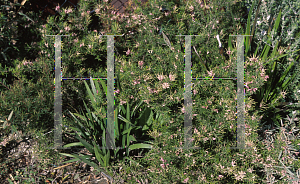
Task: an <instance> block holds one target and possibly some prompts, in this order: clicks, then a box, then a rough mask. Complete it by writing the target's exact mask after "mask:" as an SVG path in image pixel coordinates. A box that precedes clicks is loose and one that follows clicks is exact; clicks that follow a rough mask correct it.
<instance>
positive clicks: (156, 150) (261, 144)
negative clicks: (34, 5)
mask: <svg viewBox="0 0 300 184" xmlns="http://www.w3.org/2000/svg"><path fill="white" fill-rule="evenodd" d="M230 2H231V1H230ZM230 2H229V3H228V2H226V1H224V2H223V1H222V2H214V1H211V2H208V1H203V2H202V1H198V0H197V1H191V2H190V1H185V2H178V1H168V2H165V1H157V0H156V1H152V0H150V1H149V2H148V4H147V6H144V7H141V6H136V7H134V9H135V11H133V12H131V13H130V14H128V13H126V14H123V15H120V14H117V13H115V12H114V11H110V7H109V5H108V4H107V2H101V3H98V4H94V3H93V2H92V1H89V2H86V1H83V2H81V3H79V6H78V7H79V8H78V10H79V11H76V12H75V11H71V10H70V9H61V8H60V7H57V11H60V15H61V16H59V17H57V18H56V20H54V19H53V17H51V18H49V19H48V23H47V24H45V25H42V26H41V27H40V32H41V33H43V36H45V35H56V34H64V35H65V34H69V35H70V36H69V37H63V42H62V43H63V44H62V53H63V54H62V69H63V77H88V75H89V73H91V75H92V77H105V76H106V75H107V71H106V67H107V66H106V65H105V63H106V60H107V58H105V56H106V54H107V51H106V40H107V39H106V38H105V37H104V36H102V37H101V39H100V40H99V39H98V38H97V37H95V36H101V35H105V34H124V36H123V37H116V38H115V52H116V57H115V61H116V62H115V73H116V74H118V75H119V76H120V78H117V79H116V80H118V79H119V82H120V86H117V89H116V93H117V94H115V99H116V101H117V102H116V104H121V105H124V104H126V103H127V104H128V103H129V102H130V103H132V104H134V102H132V101H138V102H139V101H140V100H143V101H144V102H145V103H146V104H147V105H146V106H148V107H151V108H152V109H154V110H155V111H158V112H160V113H161V114H163V115H164V116H163V117H162V118H161V119H159V120H153V126H152V130H149V132H148V133H149V135H150V136H151V137H153V138H155V141H154V143H153V144H154V145H153V149H152V150H150V152H149V153H147V154H146V155H142V156H143V158H142V159H140V160H138V161H137V160H135V161H133V158H131V159H132V160H130V166H131V167H129V166H128V165H123V166H122V167H123V170H122V168H121V167H119V171H120V172H123V174H124V177H121V178H123V179H124V180H126V182H128V183H136V182H137V183H139V182H140V183H142V182H141V181H146V180H148V181H150V182H151V181H152V182H155V181H160V182H161V183H170V181H171V182H172V183H176V182H177V183H179V182H182V183H188V182H190V183H196V182H198V181H199V180H201V181H203V182H205V183H213V182H223V183H225V182H226V183H238V182H249V183H254V182H257V183H263V182H270V181H274V180H275V179H276V180H279V178H280V176H283V177H285V176H287V177H286V178H284V180H292V179H297V178H296V177H295V176H296V175H295V174H293V173H292V174H290V172H291V171H290V170H288V168H286V167H285V166H286V165H287V164H289V165H290V164H292V163H293V162H292V160H291V158H292V156H293V155H292V154H291V150H292V151H295V145H297V144H298V142H297V140H296V139H295V138H296V136H298V135H297V131H296V130H295V129H293V128H294V127H293V128H290V127H291V125H292V124H293V123H294V120H295V121H296V118H295V116H296V113H294V114H293V115H294V116H293V117H292V119H293V120H290V122H289V123H288V124H283V123H281V129H280V128H278V129H280V133H279V134H276V133H275V132H274V130H275V129H272V130H269V129H271V126H270V125H267V126H263V127H262V132H263V133H261V132H259V126H262V125H261V124H260V123H261V122H260V121H261V118H262V116H260V115H259V114H258V112H257V111H254V104H255V101H254V99H252V98H251V97H252V96H251V95H253V94H254V93H255V92H257V91H258V89H260V88H261V86H262V85H263V84H265V82H267V83H268V81H269V80H270V78H268V77H269V75H268V73H267V72H266V71H267V70H268V69H269V68H268V66H266V63H265V62H266V60H267V59H269V58H267V59H264V58H263V56H262V55H263V54H261V52H258V54H257V53H255V54H254V53H253V50H252V51H250V52H248V53H247V54H249V55H246V58H245V85H246V95H245V143H246V145H247V146H248V147H250V148H251V149H245V150H234V149H230V148H229V147H235V146H236V145H235V143H236V142H235V141H236V138H235V135H234V134H235V131H236V126H235V125H236V122H235V118H236V108H235V100H236V99H235V98H236V97H235V96H236V84H235V81H229V80H226V81H225V80H224V81H217V80H199V81H193V88H192V89H193V90H192V92H193V96H192V99H193V110H192V114H193V136H192V138H193V141H194V142H193V146H195V147H198V148H200V149H178V148H180V147H183V145H184V143H185V140H184V131H183V130H184V126H183V125H184V124H183V121H184V113H185V112H186V109H185V107H184V105H183V99H184V96H183V94H184V86H185V83H184V66H185V65H184V61H183V58H184V54H185V52H184V48H185V46H184V43H185V40H184V38H181V37H176V36H175V35H179V34H182V35H200V36H197V37H195V38H192V39H193V40H195V41H193V42H192V46H193V47H192V50H193V51H195V50H196V51H197V53H199V57H198V55H195V54H193V55H192V63H193V66H192V70H193V73H192V74H193V75H192V76H193V77H209V78H212V77H228V78H229V77H236V73H235V68H236V64H235V63H236V47H233V46H232V45H230V44H231V43H230V41H228V47H227V43H226V40H227V38H228V35H229V34H232V33H233V34H239V33H244V32H243V30H241V27H239V26H236V24H235V23H237V22H234V21H235V20H236V21H237V19H238V18H239V17H240V14H241V13H237V14H235V15H236V17H232V14H231V13H233V12H232V10H234V9H235V8H236V9H238V7H239V6H240V5H238V4H234V2H231V3H230ZM136 3H137V2H136ZM226 3H228V4H226ZM91 7H92V8H93V9H94V11H95V14H96V17H95V15H93V16H94V18H95V19H96V18H97V17H98V18H99V19H98V20H100V21H99V22H97V21H96V22H97V24H96V25H95V24H94V25H93V26H90V23H91V22H93V20H92V16H90V15H89V12H88V11H91ZM223 7H226V8H224V11H223ZM129 8H130V6H129ZM225 10H226V11H225ZM91 27H96V29H94V30H90V28H91ZM229 29H230V30H231V31H232V33H230V31H229ZM217 34H219V35H220V37H221V40H222V43H225V44H224V48H225V52H226V56H227V57H226V59H223V58H221V57H220V55H219V52H218V51H219V48H218V42H217V39H216V38H215V36H216V35H217ZM224 40H225V41H224ZM228 40H229V39H228ZM232 40H235V39H234V38H232ZM68 42H69V43H68ZM232 42H235V41H232ZM246 44H247V43H246ZM37 45H38V46H39V47H40V48H41V50H42V51H41V52H40V54H41V55H40V57H41V58H43V60H44V61H45V63H46V64H48V65H47V66H53V56H54V50H53V37H47V38H46V37H45V39H44V40H42V41H41V42H39V43H38V44H37ZM248 46H252V45H248ZM248 46H247V47H248ZM227 48H228V49H227ZM266 53H267V54H266V55H267V56H268V55H269V53H268V52H266ZM273 53H274V55H273ZM273 53H272V54H271V55H272V56H275V58H276V57H278V56H279V54H278V53H277V52H273ZM253 54H254V55H253ZM200 56H201V57H200ZM200 58H201V59H200ZM99 60H100V61H99ZM26 62H27V63H26ZM101 62H102V63H101ZM202 62H203V63H204V65H205V67H204V66H203V64H202ZM39 64H40V63H34V62H33V63H32V64H30V61H25V62H24V64H23V66H22V67H24V68H26V69H27V67H28V68H31V67H32V68H34V67H38V66H40V65H39ZM49 68H50V67H49ZM49 68H48V70H49V71H52V70H50V69H49ZM16 73H17V74H18V75H19V76H24V75H25V74H24V73H22V72H16ZM45 73H46V72H45ZM271 73H272V72H271ZM47 74H49V76H51V75H52V76H53V73H50V72H49V73H47ZM37 75H39V74H37ZM51 81H52V80H49V81H48V82H51ZM49 85H50V83H49ZM43 87H45V86H43ZM63 88H65V89H63V96H64V95H66V96H67V100H69V99H70V100H71V99H72V100H73V101H74V103H75V102H77V99H80V100H86V99H87V98H86V96H87V94H85V93H84V91H85V88H84V85H83V83H82V82H78V83H77V82H76V83H75V82H74V81H71V82H69V83H67V82H66V83H65V82H63ZM46 89H47V90H48V89H49V90H50V89H51V85H50V86H46ZM94 90H95V89H94ZM298 90H299V88H298ZM93 93H94V94H96V93H97V92H96V93H95V92H93ZM97 94H98V93H97ZM103 94H105V93H104V92H99V100H100V101H101V99H102V98H101V97H103ZM71 95H76V96H79V97H76V98H73V97H72V96H71ZM277 97H278V96H276V98H275V100H278V98H277ZM281 97H282V95H280V96H279V98H281ZM266 98H269V97H266ZM272 100H274V99H272ZM49 101H50V99H49ZM298 101H299V100H298ZM100 103H101V105H102V103H103V105H105V100H102V101H101V102H100ZM64 105H66V104H64ZM142 108H146V107H145V106H144V107H142ZM87 109H88V108H87ZM90 109H92V108H90ZM96 109H97V108H96ZM128 109H129V108H128ZM143 110H144V109H143ZM251 110H252V111H254V112H252V113H251V114H250V111H251ZM140 111H142V109H140ZM92 113H94V112H92ZM97 113H98V112H95V113H94V114H97ZM129 114H130V113H127V115H128V116H129ZM90 119H91V118H90ZM95 119H96V118H95ZM90 121H93V120H92V119H91V120H90ZM52 122H53V121H52ZM262 123H263V122H262ZM289 126H290V127H289ZM283 127H285V128H283ZM85 128H87V129H88V127H85ZM285 130H287V131H285ZM89 131H91V130H89ZM92 133H95V132H92ZM270 134H273V135H272V136H271V135H270ZM288 134H290V135H289V136H292V137H293V138H294V139H293V140H292V141H291V140H286V139H283V138H284V137H287V135H288ZM128 135H129V134H128ZM263 136H264V137H263ZM276 136H277V137H276ZM262 137H263V138H265V140H264V141H262V140H261V138H262ZM88 138H89V137H88V135H86V139H88ZM94 138H95V137H94ZM274 138H277V140H276V141H274ZM96 139H98V140H99V141H100V138H99V137H96ZM83 142H84V141H83ZM94 147H96V145H94ZM266 149H267V150H266ZM283 151H285V155H283V154H282V153H283ZM289 151H290V152H289ZM288 154H289V155H288ZM278 155H279V157H278ZM98 156H99V155H98ZM281 156H283V158H281ZM108 157H109V156H108ZM99 158H100V157H99ZM279 159H281V160H279ZM98 160H100V159H98ZM133 163H135V164H136V163H138V164H139V165H138V164H137V166H133V165H134V164H133ZM280 164H282V165H283V167H284V169H281V170H280V169H278V168H280V167H281V166H279V165H280ZM140 166H142V168H143V169H144V170H146V174H140V173H139V174H132V173H133V172H135V170H134V169H136V168H139V167H140ZM276 166H277V167H276ZM294 168H295V169H298V168H297V165H296V164H295V167H294ZM108 169H112V168H108ZM273 171H276V174H274V173H272V172H273ZM297 172H298V173H299V170H298V171H297ZM111 173H112V172H111ZM129 174H130V175H131V178H129V177H128V175H129ZM273 175H274V176H273ZM293 175H294V176H293ZM292 176H293V177H294V178H288V177H292ZM125 178H126V179H125Z"/></svg>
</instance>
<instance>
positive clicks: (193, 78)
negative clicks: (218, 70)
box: [192, 78, 237, 80]
mask: <svg viewBox="0 0 300 184" xmlns="http://www.w3.org/2000/svg"><path fill="white" fill-rule="evenodd" d="M192 79H207V80H217V79H219V80H220V79H224V80H226V79H228V80H237V78H192Z"/></svg>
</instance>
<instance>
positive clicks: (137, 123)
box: [61, 80, 153, 171]
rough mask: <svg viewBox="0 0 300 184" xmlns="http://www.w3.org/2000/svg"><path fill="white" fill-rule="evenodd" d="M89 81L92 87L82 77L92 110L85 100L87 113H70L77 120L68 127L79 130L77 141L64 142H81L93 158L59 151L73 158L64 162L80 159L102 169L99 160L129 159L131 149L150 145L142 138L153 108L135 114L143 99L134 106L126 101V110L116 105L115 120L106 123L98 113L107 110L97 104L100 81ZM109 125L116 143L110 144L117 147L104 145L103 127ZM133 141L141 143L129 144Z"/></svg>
mask: <svg viewBox="0 0 300 184" xmlns="http://www.w3.org/2000/svg"><path fill="white" fill-rule="evenodd" d="M90 82H91V86H92V91H91V90H90V89H89V86H88V85H87V83H86V82H85V81H84V83H85V85H86V88H87V91H88V94H89V96H90V99H91V102H92V106H93V112H92V111H90V110H89V108H87V106H86V104H85V103H84V104H85V107H86V111H87V113H85V115H84V116H83V115H80V114H77V113H74V114H73V113H71V115H72V116H73V118H74V119H75V121H76V123H74V124H73V127H70V128H71V129H72V130H74V131H76V132H78V133H76V138H77V139H78V140H79V141H80V142H77V143H70V144H67V145H65V146H64V147H72V146H84V147H85V148H87V150H88V151H89V152H90V153H91V154H92V156H94V157H95V158H96V161H91V157H92V156H90V155H77V154H66V153H61V154H62V155H65V156H69V157H74V158H75V159H73V160H70V161H66V162H64V163H67V162H73V161H78V160H81V161H83V162H85V163H87V164H88V165H90V166H92V167H94V168H95V169H97V170H98V171H101V169H100V167H98V163H99V164H100V165H101V166H102V167H107V166H109V165H111V161H113V160H122V159H124V158H126V159H129V158H128V156H129V152H130V151H131V150H136V149H149V148H151V147H152V146H151V144H145V143H144V142H145V141H146V140H147V139H145V133H146V130H148V129H149V128H150V127H151V124H152V121H153V112H152V111H151V110H150V109H149V108H145V109H144V110H143V111H142V112H141V113H140V114H137V113H136V112H137V111H138V109H139V108H140V105H141V104H142V103H143V102H142V101H141V103H139V104H138V105H137V106H135V108H134V109H133V106H131V105H129V104H128V103H127V109H126V110H125V108H124V105H121V106H119V105H118V107H117V108H116V110H115V112H114V113H115V114H117V115H115V116H114V117H115V120H114V122H115V124H114V125H113V127H111V125H110V126H109V125H108V124H107V123H105V118H103V117H100V115H99V112H101V113H102V114H105V113H106V108H103V107H100V106H99V105H100V103H99V96H98V91H100V88H99V85H98V83H95V84H96V87H95V85H94V82H93V80H90ZM100 82H101V84H102V86H103V88H104V91H105V93H106V95H107V87H106V86H105V84H104V82H103V81H102V80H101V81H100ZM119 85H120V81H119V83H118V86H119ZM96 89H97V91H96ZM119 109H120V110H119ZM132 109H133V111H132ZM74 115H76V116H77V117H79V118H80V119H82V120H83V121H80V120H79V119H77V118H76V117H75V116H74ZM119 120H121V121H119ZM106 121H107V120H106ZM85 127H86V128H85ZM109 128H113V129H114V136H113V140H115V143H114V144H113V145H115V147H116V149H108V148H107V145H106V139H107V134H106V133H107V131H106V130H109ZM105 132H106V133H105ZM133 135H135V136H133ZM132 142H141V143H135V144H131V143H132ZM110 144H112V143H110ZM124 149H125V150H124ZM123 150H124V151H125V152H124V153H126V155H125V154H124V153H123ZM112 156H113V157H112Z"/></svg>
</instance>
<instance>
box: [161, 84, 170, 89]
mask: <svg viewBox="0 0 300 184" xmlns="http://www.w3.org/2000/svg"><path fill="white" fill-rule="evenodd" d="M162 86H163V88H164V89H166V88H169V87H170V85H169V84H168V83H163V85H162Z"/></svg>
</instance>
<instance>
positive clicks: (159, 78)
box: [157, 75, 165, 80]
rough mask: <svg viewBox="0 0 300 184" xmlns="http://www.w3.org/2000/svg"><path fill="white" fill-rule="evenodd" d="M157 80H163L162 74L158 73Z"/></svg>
mask: <svg viewBox="0 0 300 184" xmlns="http://www.w3.org/2000/svg"><path fill="white" fill-rule="evenodd" d="M157 78H158V80H163V79H164V78H165V77H164V75H158V77H157Z"/></svg>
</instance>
